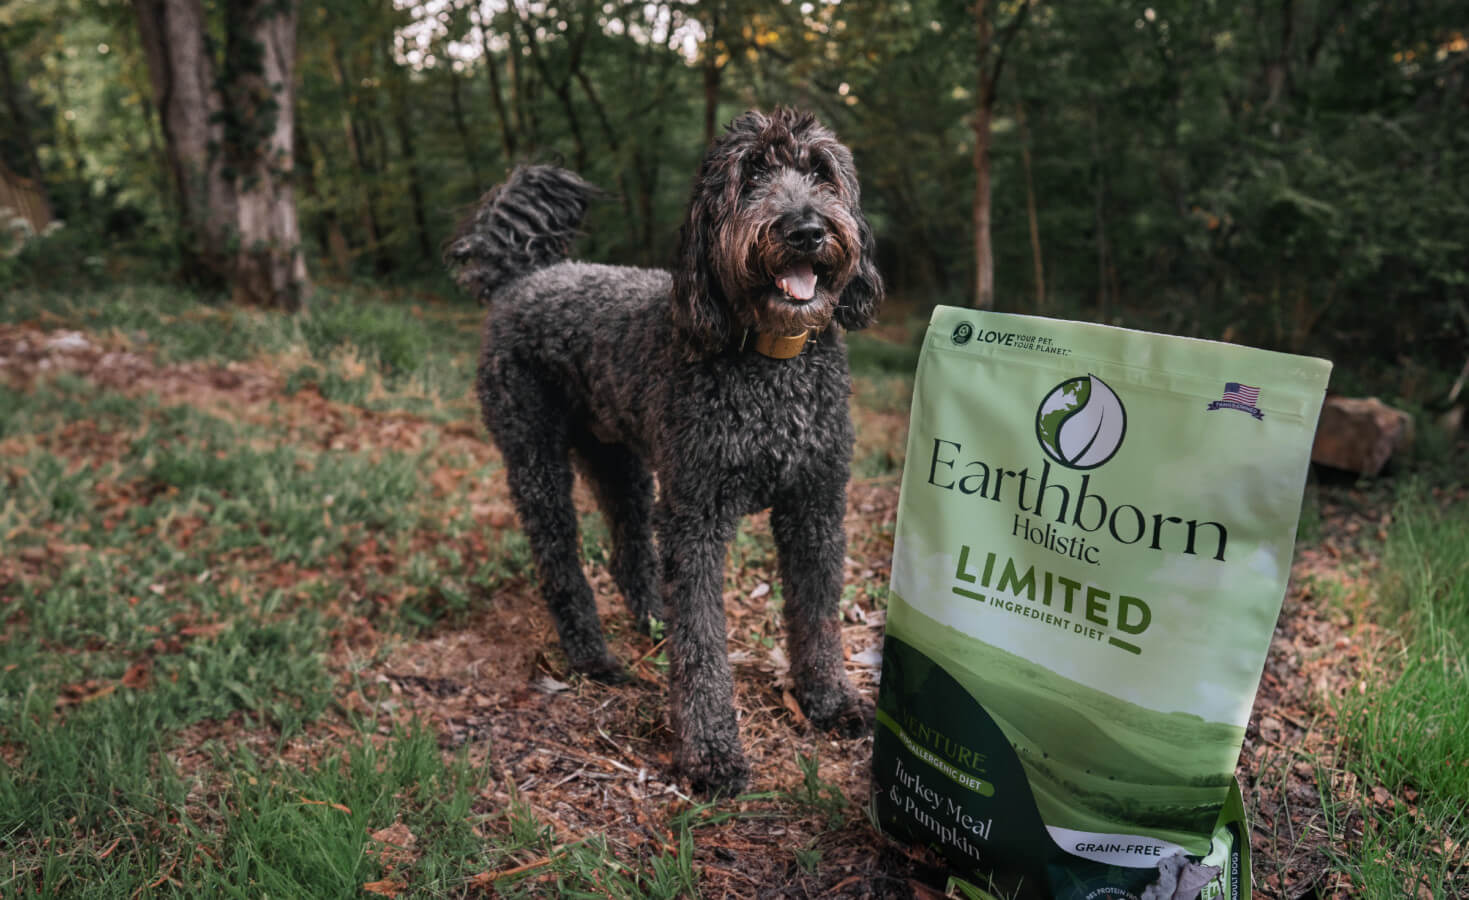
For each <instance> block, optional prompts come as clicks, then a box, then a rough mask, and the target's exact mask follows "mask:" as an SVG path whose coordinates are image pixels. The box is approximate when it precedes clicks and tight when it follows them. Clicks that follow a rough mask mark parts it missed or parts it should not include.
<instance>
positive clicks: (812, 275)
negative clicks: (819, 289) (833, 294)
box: [775, 260, 817, 303]
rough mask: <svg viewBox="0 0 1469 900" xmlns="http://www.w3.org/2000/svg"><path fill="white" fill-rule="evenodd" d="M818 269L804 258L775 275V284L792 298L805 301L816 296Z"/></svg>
mask: <svg viewBox="0 0 1469 900" xmlns="http://www.w3.org/2000/svg"><path fill="white" fill-rule="evenodd" d="M816 281H817V273H816V270H815V269H813V268H812V267H811V263H809V262H805V261H804V260H803V261H801V262H798V263H795V264H794V265H792V266H791V267H790V268H789V269H786V270H785V271H784V272H781V273H780V274H779V275H777V276H776V277H775V286H776V287H778V288H780V289H781V291H782V292H783V293H784V294H785V295H786V296H787V297H789V298H790V299H792V300H795V301H798V302H800V303H805V302H806V301H808V300H811V299H812V298H814V297H815V296H816Z"/></svg>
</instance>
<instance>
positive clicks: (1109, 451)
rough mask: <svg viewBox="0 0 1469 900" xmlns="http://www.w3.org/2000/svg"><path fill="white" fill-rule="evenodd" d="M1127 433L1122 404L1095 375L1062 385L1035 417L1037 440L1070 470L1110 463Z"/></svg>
mask: <svg viewBox="0 0 1469 900" xmlns="http://www.w3.org/2000/svg"><path fill="white" fill-rule="evenodd" d="M1126 433H1127V411H1126V410H1125V409H1123V408H1122V401H1121V400H1120V399H1118V397H1117V394H1116V393H1115V392H1113V390H1112V389H1111V388H1110V387H1108V386H1107V384H1106V382H1104V381H1102V379H1100V378H1098V377H1097V376H1095V375H1083V376H1081V377H1080V378H1069V379H1067V380H1066V381H1063V382H1061V383H1060V384H1058V385H1056V386H1055V387H1054V388H1051V391H1050V393H1048V394H1046V396H1045V399H1043V400H1042V401H1041V405H1040V408H1039V409H1037V410H1036V413H1035V437H1036V440H1038V441H1040V445H1041V449H1042V450H1044V451H1046V455H1047V456H1049V457H1050V458H1051V459H1053V460H1055V461H1056V462H1058V463H1060V464H1061V465H1063V466H1066V467H1067V468H1068V469H1095V468H1096V467H1097V466H1100V465H1101V464H1102V463H1104V462H1106V461H1107V460H1109V459H1111V458H1112V457H1113V455H1115V454H1116V453H1117V449H1118V448H1119V447H1121V446H1122V437H1123V435H1124V434H1126Z"/></svg>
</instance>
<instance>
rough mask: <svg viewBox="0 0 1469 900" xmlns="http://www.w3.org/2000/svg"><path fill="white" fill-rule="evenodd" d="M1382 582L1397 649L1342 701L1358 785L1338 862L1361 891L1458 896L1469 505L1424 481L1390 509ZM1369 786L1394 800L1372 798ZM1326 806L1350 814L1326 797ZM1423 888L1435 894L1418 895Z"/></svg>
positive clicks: (1468, 741)
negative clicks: (1354, 833) (1443, 497)
mask: <svg viewBox="0 0 1469 900" xmlns="http://www.w3.org/2000/svg"><path fill="white" fill-rule="evenodd" d="M1394 519H1395V521H1394V524H1393V527H1392V530H1391V532H1390V533H1389V536H1388V542H1387V547H1386V550H1385V556H1384V563H1383V573H1382V576H1381V579H1380V585H1381V596H1382V599H1383V602H1384V614H1385V615H1386V616H1387V617H1388V618H1389V621H1390V622H1391V623H1392V624H1394V625H1395V626H1396V629H1397V631H1398V633H1399V636H1400V644H1399V651H1398V653H1397V654H1396V656H1395V657H1394V658H1390V659H1389V660H1387V663H1386V666H1387V668H1386V670H1385V671H1382V672H1379V673H1377V677H1375V678H1373V679H1372V680H1371V681H1370V682H1367V690H1366V692H1365V693H1363V694H1360V695H1358V694H1353V693H1348V695H1347V698H1346V699H1345V700H1344V701H1342V705H1341V709H1340V726H1339V727H1340V735H1341V741H1342V745H1343V754H1342V759H1341V764H1342V765H1344V766H1345V768H1346V769H1347V771H1348V772H1350V773H1351V774H1353V775H1354V776H1356V778H1357V779H1359V780H1360V782H1361V784H1362V785H1364V786H1365V790H1364V791H1363V792H1362V796H1363V797H1364V798H1365V799H1364V800H1363V801H1362V802H1361V804H1360V807H1359V811H1360V813H1361V815H1362V817H1363V825H1362V832H1363V834H1362V838H1361V840H1360V842H1356V843H1355V844H1349V850H1348V851H1347V852H1343V853H1342V854H1341V856H1340V858H1339V859H1338V863H1339V865H1341V867H1342V868H1343V869H1344V870H1345V871H1346V872H1347V873H1348V874H1349V875H1350V876H1351V877H1352V879H1353V881H1354V882H1355V883H1356V884H1357V885H1359V886H1360V887H1361V889H1362V890H1363V892H1364V893H1363V894H1362V896H1370V897H1390V896H1433V897H1435V898H1437V897H1444V898H1447V897H1457V896H1464V894H1463V892H1464V891H1466V890H1469V871H1466V870H1465V868H1464V867H1463V865H1462V864H1463V863H1464V862H1465V860H1463V859H1462V858H1461V856H1460V854H1461V852H1462V847H1463V846H1464V845H1465V844H1466V843H1469V692H1466V691H1465V689H1464V686H1465V683H1466V678H1469V509H1465V508H1464V506H1463V505H1462V504H1460V505H1458V506H1443V505H1440V504H1438V503H1437V502H1435V501H1434V500H1433V499H1432V498H1431V497H1430V495H1429V494H1428V493H1427V492H1426V491H1424V490H1421V489H1416V488H1415V489H1409V490H1408V491H1406V492H1405V494H1404V496H1403V497H1402V499H1401V500H1400V501H1399V503H1398V505H1397V511H1396V514H1395V516H1394ZM1373 788H1382V789H1385V790H1386V791H1387V792H1388V793H1389V794H1390V795H1391V796H1392V798H1393V799H1392V801H1391V802H1390V803H1386V804H1384V803H1381V802H1372V798H1373ZM1327 805H1328V806H1329V807H1331V810H1332V814H1333V815H1334V816H1336V817H1337V819H1338V820H1343V821H1344V820H1345V818H1346V816H1347V815H1348V814H1349V812H1350V811H1351V810H1350V809H1349V808H1344V804H1343V803H1342V802H1341V801H1340V800H1336V799H1334V798H1328V804H1327ZM1420 888H1427V889H1428V891H1429V892H1430V893H1428V894H1422V893H1419V889H1420Z"/></svg>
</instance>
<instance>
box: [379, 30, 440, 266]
mask: <svg viewBox="0 0 1469 900" xmlns="http://www.w3.org/2000/svg"><path fill="white" fill-rule="evenodd" d="M382 56H383V65H385V66H387V67H388V85H389V92H390V94H391V96H390V97H389V102H390V103H392V106H393V128H394V130H395V131H397V132H398V152H399V153H401V154H402V155H403V161H404V162H405V163H407V165H408V200H409V204H410V205H411V206H412V209H413V229H414V231H415V232H417V236H418V250H419V252H420V253H422V254H423V259H424V260H425V261H430V260H434V259H436V257H435V254H434V243H433V240H432V239H431V238H430V237H429V234H428V215H427V213H426V212H425V211H424V199H423V170H422V169H421V168H420V167H419V165H418V150H417V148H416V147H415V146H414V144H413V123H412V121H410V119H409V114H408V97H407V93H408V89H407V86H406V85H405V84H404V80H405V79H404V75H403V67H402V66H400V65H398V63H397V61H395V60H394V59H393V53H392V50H391V49H390V48H388V47H384V48H382Z"/></svg>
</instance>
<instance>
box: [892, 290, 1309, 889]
mask: <svg viewBox="0 0 1469 900" xmlns="http://www.w3.org/2000/svg"><path fill="white" fill-rule="evenodd" d="M1330 371H1331V365H1330V363H1328V362H1325V361H1324V360H1318V359H1308V358H1305V357H1299V356H1290V355H1286V354H1282V353H1272V352H1267V351H1263V350H1255V349H1250V348H1247V347H1239V346H1234V345H1230V344H1218V343H1212V342H1209V341H1199V340H1192V339H1187V338H1179V337H1169V336H1165V335H1156V334H1145V333H1142V332H1136V331H1127V330H1124V329H1120V328H1110V327H1106V326H1101V325H1088V324H1082V323H1076V322H1062V321H1055V320H1049V319H1038V318H1030V317H1025V316H1013V315H1002V314H998V313H985V312H978V311H975V310H967V309H954V308H948V307H939V308H938V309H936V310H935V311H934V314H933V318H932V320H931V321H930V323H929V328H928V334H927V336H926V338H925V341H924V345H923V354H922V357H921V359H920V362H919V366H918V376H917V380H916V382H915V385H914V391H913V414H912V422H911V425H910V431H909V436H908V457H907V462H906V464H905V467H904V470H903V485H902V496H901V499H900V500H899V505H898V527H897V535H896V539H895V545H894V556H893V578H892V595H891V601H890V605H889V609H888V620H887V636H886V640H885V644H884V650H883V670H882V687H881V690H880V693H879V698H878V710H877V720H878V726H877V737H876V743H875V745H874V750H873V808H874V813H875V815H876V817H877V820H878V822H879V824H880V825H881V827H882V829H883V830H884V831H885V832H887V833H888V834H890V835H893V836H895V837H898V838H901V839H905V840H908V841H911V842H914V843H918V844H923V845H926V846H930V847H933V848H935V849H937V850H939V851H940V852H942V853H943V854H944V855H945V856H946V857H947V859H948V860H949V862H950V864H951V865H952V866H953V867H955V869H956V870H957V871H958V872H959V873H960V874H961V875H968V876H975V877H978V879H979V880H980V881H981V882H982V881H983V880H984V875H985V874H986V873H989V872H992V871H995V870H1009V871H1012V872H1016V873H1019V874H1021V875H1024V876H1025V879H1026V883H1027V884H1030V885H1032V886H1035V885H1039V886H1041V887H1040V890H1039V891H1038V893H1039V894H1041V895H1047V896H1052V897H1056V898H1060V900H1123V898H1133V900H1192V898H1195V897H1204V898H1215V897H1224V898H1247V897H1249V896H1250V868H1249V843H1248V835H1249V829H1248V828H1247V827H1246V824H1245V811H1244V807H1243V804H1242V802H1241V799H1240V794H1239V788H1238V786H1237V785H1236V783H1235V779H1234V766H1235V763H1236V762H1237V760H1238V758H1239V752H1240V744H1241V742H1242V740H1243V738H1244V732H1245V725H1246V724H1247V722H1248V720H1249V715H1250V708H1251V706H1252V704H1253V702H1254V697H1255V689H1256V687H1257V686H1258V684H1259V679H1260V672H1261V669H1262V667H1263V665H1264V661H1265V654H1266V651H1267V650H1268V648H1269V645H1270V636H1271V632H1272V630H1273V629H1274V626H1275V620H1276V617H1277V616H1278V615H1279V612H1280V604H1281V600H1282V598H1283V596H1284V593H1285V585H1286V578H1287V576H1288V574H1289V572H1290V564H1291V555H1292V550H1293V547H1294V541H1295V531H1296V521H1297V518H1298V516H1299V514H1300V506H1301V493H1302V489H1303V487H1304V483H1305V478H1306V468H1307V464H1308V462H1309V458H1310V450H1311V441H1312V437H1313V434H1314V432H1315V428H1316V419H1317V416H1318V414H1319V413H1320V411H1321V402H1322V399H1323V397H1324V394H1325V390H1326V381H1327V377H1328V375H1329V374H1330Z"/></svg>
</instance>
